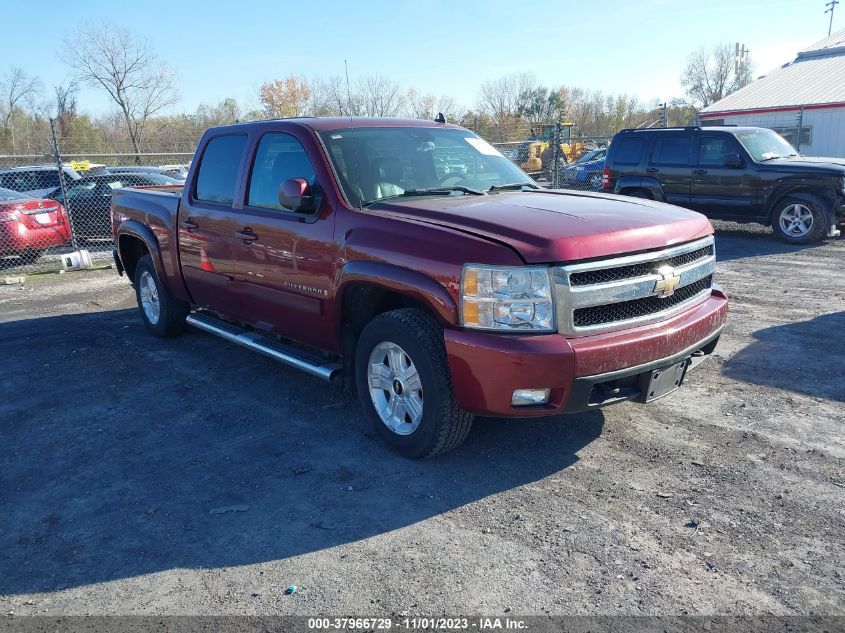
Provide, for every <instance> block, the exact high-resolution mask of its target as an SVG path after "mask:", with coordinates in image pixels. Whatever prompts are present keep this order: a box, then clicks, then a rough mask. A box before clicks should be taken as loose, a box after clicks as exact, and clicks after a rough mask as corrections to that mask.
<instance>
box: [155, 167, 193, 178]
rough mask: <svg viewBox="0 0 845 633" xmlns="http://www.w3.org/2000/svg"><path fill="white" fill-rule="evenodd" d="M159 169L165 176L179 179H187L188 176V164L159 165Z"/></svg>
mask: <svg viewBox="0 0 845 633" xmlns="http://www.w3.org/2000/svg"><path fill="white" fill-rule="evenodd" d="M159 169H161V171H162V173H163V174H164V175H165V176H170V177H171V178H176V179H177V180H185V179H186V178H187V177H188V165H159Z"/></svg>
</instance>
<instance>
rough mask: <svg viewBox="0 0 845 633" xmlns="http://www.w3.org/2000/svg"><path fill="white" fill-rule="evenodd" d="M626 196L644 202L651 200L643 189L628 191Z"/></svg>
mask: <svg viewBox="0 0 845 633" xmlns="http://www.w3.org/2000/svg"><path fill="white" fill-rule="evenodd" d="M626 194H627V195H629V196H631V197H632V198H643V199H644V200H651V199H652V198H651V194H650V193H649V192H648V191H646V190H645V189H631V190H630V191H628V192H626Z"/></svg>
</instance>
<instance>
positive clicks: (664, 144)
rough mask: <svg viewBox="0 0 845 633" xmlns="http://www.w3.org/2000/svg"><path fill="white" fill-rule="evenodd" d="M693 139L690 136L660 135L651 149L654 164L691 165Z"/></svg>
mask: <svg viewBox="0 0 845 633" xmlns="http://www.w3.org/2000/svg"><path fill="white" fill-rule="evenodd" d="M691 148H692V139H690V137H688V136H667V137H658V138H657V139H655V141H654V149H653V150H652V151H651V164H652V165H689V157H690V149H691Z"/></svg>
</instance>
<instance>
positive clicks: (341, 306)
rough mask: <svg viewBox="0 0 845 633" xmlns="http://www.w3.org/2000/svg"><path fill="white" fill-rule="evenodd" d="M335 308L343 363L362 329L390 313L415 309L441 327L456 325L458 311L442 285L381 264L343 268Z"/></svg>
mask: <svg viewBox="0 0 845 633" xmlns="http://www.w3.org/2000/svg"><path fill="white" fill-rule="evenodd" d="M336 305H337V306H338V310H337V320H336V332H337V335H338V338H339V340H340V347H341V350H342V354H343V358H344V359H345V360H348V359H350V358H352V357H354V349H355V346H356V342H357V339H358V336H359V334H360V333H361V330H363V329H364V326H365V325H366V324H367V323H369V322H370V321H371V320H372V319H373V318H375V317H376V316H378V315H379V314H383V313H384V312H388V311H390V310H395V309H399V308H417V309H419V310H422V311H424V312H427V313H429V314H431V315H432V316H433V317H434V318H435V319H436V320H437V321H438V322H439V323H440V324H441V325H457V323H458V307H457V305H456V304H455V301H454V299H453V298H452V296H451V295H450V294H449V293H448V292H447V290H446V288H444V287H443V285H442V284H440V283H439V282H437V281H435V280H434V279H433V278H431V277H429V276H428V275H425V274H423V273H420V272H417V271H415V270H411V269H409V268H403V267H401V266H395V265H393V264H386V263H383V262H348V263H347V264H346V265H344V267H343V270H342V271H341V277H340V283H339V284H338V289H337V294H336Z"/></svg>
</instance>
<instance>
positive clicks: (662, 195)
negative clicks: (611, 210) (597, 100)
mask: <svg viewBox="0 0 845 633" xmlns="http://www.w3.org/2000/svg"><path fill="white" fill-rule="evenodd" d="M602 188H603V189H605V190H606V191H613V192H614V193H621V194H625V195H630V196H635V197H638V198H651V199H653V200H660V201H663V202H669V203H671V204H676V205H679V206H682V207H687V208H689V209H694V210H696V211H700V212H701V213H703V214H704V215H706V216H707V217H710V218H719V219H723V220H731V221H734V222H758V223H760V224H764V225H771V227H772V229H773V230H774V232H775V235H777V236H778V237H779V238H780V239H781V240H783V241H784V242H788V243H793V244H806V243H810V242H818V241H819V240H821V239H823V238H824V237H825V236H827V237H838V236H839V233H840V231H839V229H838V228H837V224H843V223H845V160H843V159H841V158H815V157H809V156H801V155H799V154H798V152H796V151H795V148H793V147H792V145H790V144H789V143H788V142H787V141H786V140H785V139H784V138H783V137H782V136H780V135H779V134H777V133H775V132H773V131H772V130H767V129H765V128H759V127H732V126H719V127H716V126H713V127H685V128H654V129H638V130H622V131H621V132H619V133H618V134H616V136H614V137H613V141H612V142H611V144H610V149H609V150H608V153H607V159H606V161H605V167H604V173H603V177H602Z"/></svg>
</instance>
